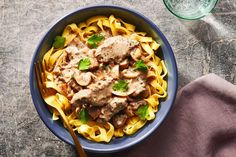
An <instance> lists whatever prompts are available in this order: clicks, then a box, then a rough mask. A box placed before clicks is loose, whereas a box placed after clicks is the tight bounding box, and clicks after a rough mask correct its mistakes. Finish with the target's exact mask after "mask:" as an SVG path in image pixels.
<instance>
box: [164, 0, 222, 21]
mask: <svg viewBox="0 0 236 157" xmlns="http://www.w3.org/2000/svg"><path fill="white" fill-rule="evenodd" d="M163 2H164V4H165V6H166V8H167V9H168V10H169V11H170V12H171V13H172V14H173V15H175V16H176V17H178V18H180V19H184V20H199V19H201V18H203V17H205V16H206V15H208V14H209V13H211V12H212V10H213V9H214V8H215V7H216V5H217V3H218V2H219V0H216V2H215V4H214V6H213V7H212V9H211V10H210V11H209V12H208V13H207V14H205V15H202V16H199V17H196V18H187V17H183V16H180V15H178V14H176V13H175V12H174V11H172V10H171V9H170V8H169V7H168V5H167V4H166V2H165V0H163Z"/></svg>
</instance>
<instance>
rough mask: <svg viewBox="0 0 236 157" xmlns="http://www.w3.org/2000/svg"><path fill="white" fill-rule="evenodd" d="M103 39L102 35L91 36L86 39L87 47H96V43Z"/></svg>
mask: <svg viewBox="0 0 236 157" xmlns="http://www.w3.org/2000/svg"><path fill="white" fill-rule="evenodd" d="M103 39H104V36H102V35H96V34H94V35H92V36H91V37H89V38H88V41H87V43H88V45H89V46H91V47H92V48H96V47H98V43H99V42H100V41H102V40H103Z"/></svg>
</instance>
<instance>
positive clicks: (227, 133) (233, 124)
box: [91, 74, 236, 157]
mask: <svg viewBox="0 0 236 157" xmlns="http://www.w3.org/2000/svg"><path fill="white" fill-rule="evenodd" d="M91 156H93V155H91ZM96 156H97V155H96ZM99 156H100V155H99ZM101 156H106V155H101ZM109 156H113V157H116V156H117V157H118V156H119V157H120V156H121V157H236V86H234V85H233V84H231V83H229V82H227V81H225V80H224V79H222V78H220V77H218V76H216V75H215V74H208V75H206V76H203V77H201V78H198V79H197V80H195V81H193V82H191V83H189V84H188V85H186V86H185V87H183V88H182V89H181V90H180V91H179V92H178V95H177V98H176V101H175V105H174V106H173V108H172V110H171V112H170V113H169V115H168V117H167V118H166V120H165V121H164V122H163V124H162V125H161V126H160V128H158V129H157V130H156V131H155V132H154V133H153V134H152V135H151V136H150V137H149V138H147V139H146V140H145V141H143V142H141V143H140V144H138V145H136V146H134V147H132V148H131V149H128V150H126V151H123V152H119V153H114V154H111V155H109Z"/></svg>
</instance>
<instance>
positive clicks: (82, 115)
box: [79, 108, 88, 124]
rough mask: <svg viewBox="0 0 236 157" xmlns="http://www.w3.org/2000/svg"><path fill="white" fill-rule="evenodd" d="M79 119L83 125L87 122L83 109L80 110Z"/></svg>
mask: <svg viewBox="0 0 236 157" xmlns="http://www.w3.org/2000/svg"><path fill="white" fill-rule="evenodd" d="M79 119H80V121H81V122H82V123H83V124H85V123H87V122H88V111H87V110H86V109H84V108H83V109H81V110H80V112H79Z"/></svg>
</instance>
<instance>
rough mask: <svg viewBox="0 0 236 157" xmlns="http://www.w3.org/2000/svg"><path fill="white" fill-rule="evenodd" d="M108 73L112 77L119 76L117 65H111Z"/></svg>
mask: <svg viewBox="0 0 236 157" xmlns="http://www.w3.org/2000/svg"><path fill="white" fill-rule="evenodd" d="M110 74H111V76H112V77H113V78H119V65H115V66H114V67H112V69H111V73H110Z"/></svg>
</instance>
